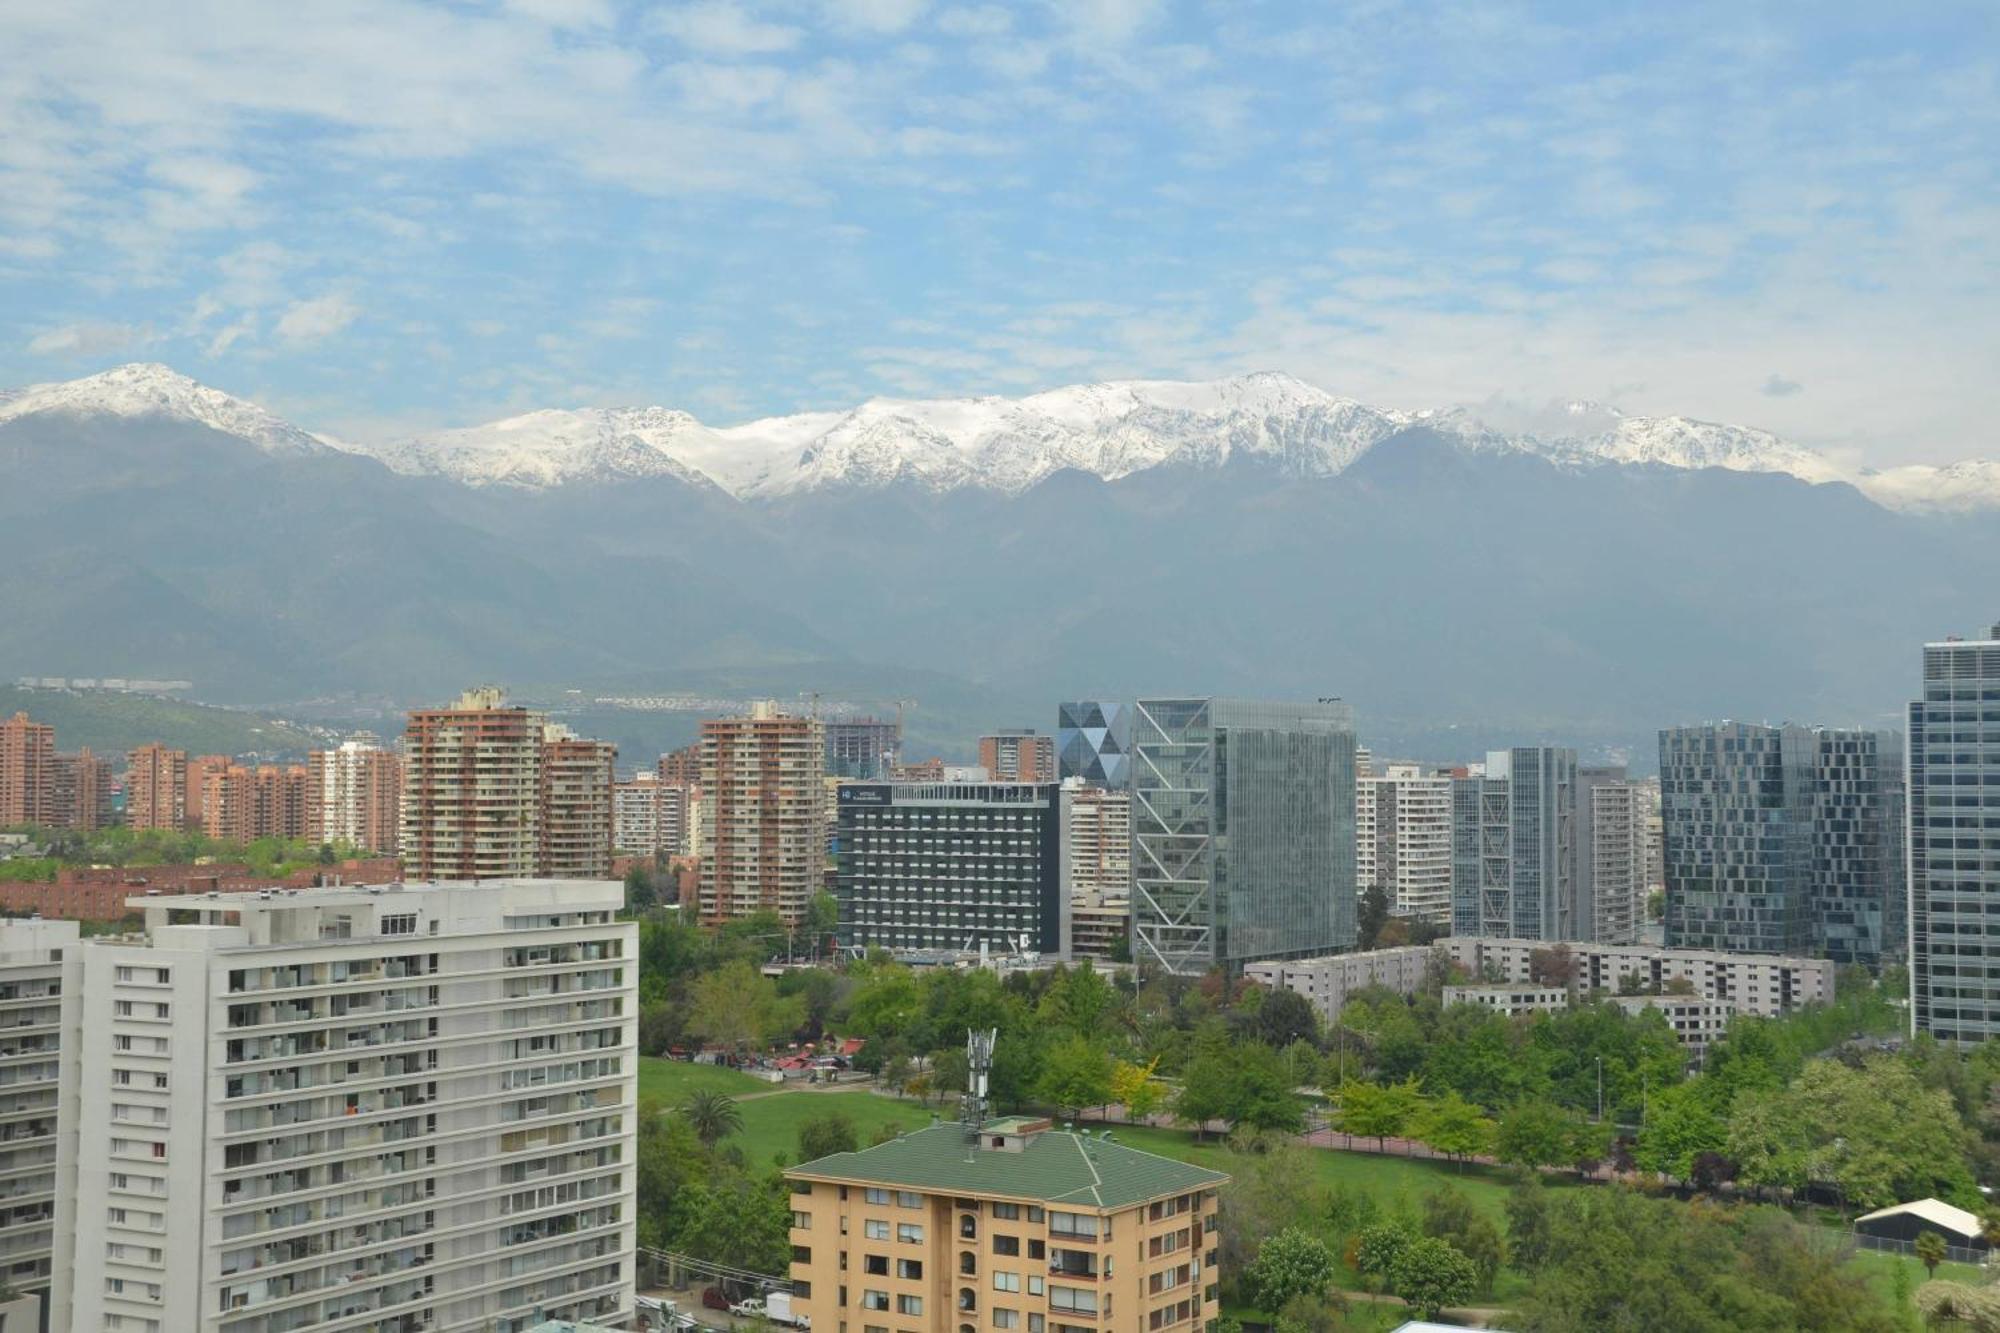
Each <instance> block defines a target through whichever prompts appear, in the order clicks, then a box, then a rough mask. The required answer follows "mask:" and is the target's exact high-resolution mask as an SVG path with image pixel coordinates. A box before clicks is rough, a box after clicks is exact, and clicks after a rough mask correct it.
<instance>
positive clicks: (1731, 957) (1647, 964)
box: [1438, 935, 1834, 1018]
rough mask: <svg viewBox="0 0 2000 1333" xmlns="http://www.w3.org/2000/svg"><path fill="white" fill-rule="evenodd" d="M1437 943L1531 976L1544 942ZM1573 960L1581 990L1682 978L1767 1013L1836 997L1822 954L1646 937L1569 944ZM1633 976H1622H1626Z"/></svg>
mask: <svg viewBox="0 0 2000 1333" xmlns="http://www.w3.org/2000/svg"><path fill="white" fill-rule="evenodd" d="M1438 947H1439V948H1441V949H1443V950H1444V951H1445V952H1446V953H1448V954H1449V955H1450V956H1451V961H1452V962H1454V963H1456V964H1458V965H1459V966H1460V967H1462V968H1464V969H1465V970H1466V971H1467V972H1468V973H1469V974H1471V975H1472V976H1486V975H1496V976H1498V977H1501V978H1503V979H1505V980H1507V981H1510V982H1524V981H1527V980H1529V977H1530V972H1529V962H1530V958H1531V956H1532V955H1533V954H1534V953H1535V952H1536V951H1538V950H1542V949H1546V948H1548V947H1549V946H1548V945H1545V944H1542V943H1540V942H1539V941H1536V940H1506V939H1483V938H1479V937H1476V936H1470V935H1453V936H1451V937H1449V938H1447V939H1444V940H1441V941H1439V944H1438ZM1564 947H1566V948H1567V949H1568V950H1569V953H1570V957H1571V959H1572V960H1573V961H1574V962H1575V964H1576V989H1577V991H1578V992H1579V993H1583V994H1587V993H1589V992H1590V991H1594V990H1601V991H1604V992H1606V993H1608V994H1616V993H1617V992H1618V991H1619V990H1620V989H1621V988H1622V987H1624V986H1625V985H1627V984H1636V985H1637V986H1638V987H1639V988H1640V989H1642V990H1645V991H1652V992H1660V991H1664V990H1665V989H1666V987H1667V984H1668V983H1669V982H1673V981H1685V982H1687V983H1688V984H1689V985H1690V986H1691V987H1692V988H1693V993H1694V994H1695V995H1697V996H1700V997H1702V998H1705V999H1710V1000H1724V1001H1727V1002H1728V1003H1730V1004H1733V1005H1735V1006H1736V1008H1737V1009H1739V1010H1741V1011H1742V1012H1744V1013H1746V1014H1755V1015H1757V1016H1758V1017H1762V1018H1768V1017H1771V1016H1773V1015H1776V1014H1782V1013H1786V1012H1788V1011H1790V1010H1792V1009H1796V1008H1798V1007H1800V1006H1802V1005H1808V1004H1831V1003H1832V1002H1833V978H1834V965H1833V964H1832V963H1831V962H1829V961H1828V960H1826V959H1824V958H1793V957H1787V956H1784V955H1780V954H1755V953H1721V952H1718V951H1715V950H1709V949H1663V948H1659V947H1657V946H1655V945H1648V944H1575V943H1572V944H1568V945H1566V946H1564ZM1628 977H1629V978H1632V982H1631V983H1627V981H1626V978H1628Z"/></svg>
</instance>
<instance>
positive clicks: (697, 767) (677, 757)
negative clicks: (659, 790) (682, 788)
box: [658, 741, 701, 787]
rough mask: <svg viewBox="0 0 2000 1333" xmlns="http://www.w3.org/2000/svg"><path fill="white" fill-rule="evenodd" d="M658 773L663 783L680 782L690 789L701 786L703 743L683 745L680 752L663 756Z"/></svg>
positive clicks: (676, 751) (675, 751)
mask: <svg viewBox="0 0 2000 1333" xmlns="http://www.w3.org/2000/svg"><path fill="white" fill-rule="evenodd" d="M658 772H659V775H660V781H662V782H679V783H683V784H685V785H687V786H690V787H697V786H700V785H701V742H700V741H696V742H695V743H694V744H693V745H683V746H682V747H681V748H680V749H678V750H674V751H671V752H669V753H667V754H663V755H661V756H660V763H659V769H658Z"/></svg>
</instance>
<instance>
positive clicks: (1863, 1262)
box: [1848, 1250, 1986, 1296]
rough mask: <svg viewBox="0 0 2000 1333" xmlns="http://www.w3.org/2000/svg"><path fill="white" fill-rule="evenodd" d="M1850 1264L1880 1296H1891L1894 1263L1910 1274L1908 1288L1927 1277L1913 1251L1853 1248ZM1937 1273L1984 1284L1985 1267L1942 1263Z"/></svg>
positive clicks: (1924, 1280)
mask: <svg viewBox="0 0 2000 1333" xmlns="http://www.w3.org/2000/svg"><path fill="white" fill-rule="evenodd" d="M1848 1264H1849V1266H1850V1267H1853V1268H1858V1269H1860V1270H1861V1271H1862V1272H1864V1273H1866V1274H1867V1275H1868V1283H1869V1285H1870V1286H1872V1287H1874V1288H1875V1289H1876V1290H1877V1291H1879V1292H1881V1293H1882V1294H1883V1295H1884V1296H1891V1295H1893V1294H1894V1292H1895V1290H1896V1278H1895V1273H1896V1265H1897V1264H1901V1265H1902V1266H1903V1267H1904V1268H1905V1269H1906V1270H1907V1271H1908V1272H1909V1275H1910V1290H1911V1291H1915V1290H1916V1289H1917V1288H1918V1287H1921V1286H1923V1285H1924V1283H1926V1282H1928V1281H1929V1280H1930V1274H1928V1273H1926V1272H1924V1263H1923V1260H1921V1259H1919V1258H1917V1257H1916V1256H1915V1255H1913V1254H1885V1253H1883V1252H1882V1251H1881V1250H1856V1251H1855V1252H1854V1257H1853V1258H1852V1259H1850V1260H1848ZM1937 1276H1938V1277H1939V1279H1941V1280H1943V1281H1949V1282H1967V1283H1971V1284H1972V1285H1974V1286H1984V1285H1985V1284H1986V1273H1985V1270H1983V1269H1981V1268H1980V1267H1979V1266H1978V1265H1977V1264H1958V1263H1942V1264H1939V1265H1938V1269H1937Z"/></svg>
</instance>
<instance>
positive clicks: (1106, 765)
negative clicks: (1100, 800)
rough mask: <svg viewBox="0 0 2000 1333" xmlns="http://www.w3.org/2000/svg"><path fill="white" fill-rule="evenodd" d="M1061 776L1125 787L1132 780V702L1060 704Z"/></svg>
mask: <svg viewBox="0 0 2000 1333" xmlns="http://www.w3.org/2000/svg"><path fill="white" fill-rule="evenodd" d="M1056 765H1057V776H1058V777H1059V778H1061V780H1062V781H1064V782H1067V781H1069V780H1070V779H1071V778H1081V779H1082V780H1083V781H1085V782H1088V783H1089V784H1091V785H1092V786H1093V787H1107V788H1109V789H1111V790H1112V791H1124V790H1125V788H1126V787H1127V786H1128V785H1130V783H1131V781H1132V705H1130V704H1121V703H1106V702H1104V701H1101V700H1094V699H1092V700H1084V701H1082V702H1079V703H1068V704H1058V705H1057V706H1056Z"/></svg>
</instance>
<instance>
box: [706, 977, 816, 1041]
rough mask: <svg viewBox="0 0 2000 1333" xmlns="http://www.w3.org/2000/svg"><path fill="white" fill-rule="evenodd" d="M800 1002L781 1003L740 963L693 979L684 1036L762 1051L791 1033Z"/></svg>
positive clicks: (801, 1011) (800, 1014) (800, 1017)
mask: <svg viewBox="0 0 2000 1333" xmlns="http://www.w3.org/2000/svg"><path fill="white" fill-rule="evenodd" d="M804 1021H805V1002H804V1001H803V1000H801V999H799V998H798V997H796V996H795V997H793V998H791V999H785V998H782V997H780V996H779V994H778V989H777V987H776V986H775V985H773V984H772V982H771V979H770V978H769V977H767V976H764V975H763V974H762V973H760V972H758V970H757V969H756V967H754V966H753V965H751V964H750V963H746V962H734V963H729V964H727V965H725V966H723V967H719V968H717V969H716V970H715V971H713V972H710V973H707V974H706V975H704V976H701V977H698V978H696V979H695V982H694V985H693V987H692V990H691V1004H690V1006H689V1010H688V1028H689V1030H691V1031H693V1032H696V1033H699V1034H700V1035H702V1036H704V1037H707V1038H708V1039H709V1040H710V1041H713V1042H716V1043H718V1044H720V1045H723V1046H728V1047H732V1048H740V1047H744V1046H749V1045H752V1044H756V1045H762V1044H764V1043H766V1042H769V1041H773V1040H776V1039H777V1038H779V1037H782V1036H784V1035H786V1034H787V1033H790V1032H793V1031H796V1030H797V1029H798V1027H799V1025H800V1024H801V1023H803V1022H804Z"/></svg>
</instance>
